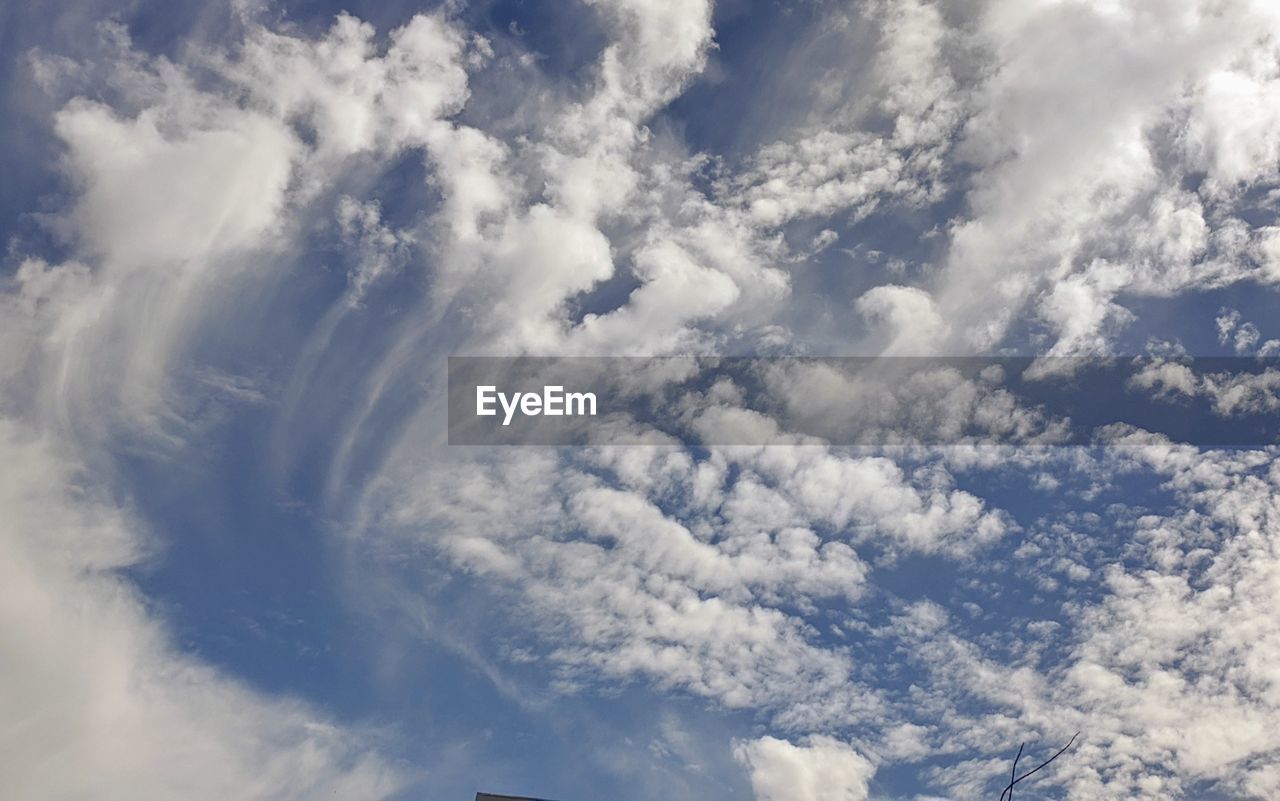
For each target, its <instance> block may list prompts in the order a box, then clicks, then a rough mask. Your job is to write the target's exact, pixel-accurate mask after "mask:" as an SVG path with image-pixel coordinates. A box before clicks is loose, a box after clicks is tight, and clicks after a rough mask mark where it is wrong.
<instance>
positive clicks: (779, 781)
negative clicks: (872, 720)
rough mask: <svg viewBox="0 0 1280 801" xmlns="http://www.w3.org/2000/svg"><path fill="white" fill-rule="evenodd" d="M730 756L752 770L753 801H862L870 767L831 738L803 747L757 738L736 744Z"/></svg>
mask: <svg viewBox="0 0 1280 801" xmlns="http://www.w3.org/2000/svg"><path fill="white" fill-rule="evenodd" d="M734 756H736V757H737V758H738V760H739V761H741V762H743V763H744V764H745V765H746V766H747V767H748V769H749V770H750V771H751V789H752V790H754V791H755V795H756V801H819V799H828V798H829V799H838V801H866V799H867V798H869V795H868V792H867V784H868V781H869V780H870V779H871V777H872V776H874V775H875V767H874V766H873V765H872V764H871V763H870V762H869V761H868V760H867V759H866V758H865V757H863V756H862V755H861V754H859V753H858V752H857V751H855V750H853V749H852V748H850V747H849V746H848V745H845V744H844V743H842V742H840V741H838V740H835V739H833V738H831V737H811V738H809V740H808V741H806V742H805V743H804V744H802V745H793V744H792V743H789V742H787V741H786V740H779V739H776V738H773V737H761V738H760V739H758V740H751V741H749V742H743V743H739V744H738V745H737V746H736V747H735V749H734Z"/></svg>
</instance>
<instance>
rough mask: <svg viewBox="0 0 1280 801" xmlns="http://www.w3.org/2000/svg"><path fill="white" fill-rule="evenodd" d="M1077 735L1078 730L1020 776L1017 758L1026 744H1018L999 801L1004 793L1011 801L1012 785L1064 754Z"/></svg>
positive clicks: (1003, 799) (1078, 734) (1003, 800)
mask: <svg viewBox="0 0 1280 801" xmlns="http://www.w3.org/2000/svg"><path fill="white" fill-rule="evenodd" d="M1079 736H1080V732H1076V733H1075V734H1073V735H1071V739H1070V740H1068V741H1067V744H1066V745H1064V746H1062V748H1059V749H1058V753H1056V754H1054V755H1053V756H1051V757H1049V758H1048V759H1046V760H1045V761H1044V762H1041V763H1040V764H1039V765H1037V766H1036V767H1034V768H1032V769H1031V770H1029V771H1027V772H1026V773H1024V774H1022V775H1021V776H1018V759H1019V758H1021V756H1022V749H1023V747H1025V746H1026V743H1023V744H1022V745H1020V746H1018V756H1016V757H1014V758H1013V772H1012V773H1010V774H1009V784H1008V786H1006V787H1005V788H1004V791H1003V792H1001V793H1000V801H1005V796H1006V795H1007V796H1008V797H1009V801H1013V786H1014V785H1015V784H1017V783H1018V782H1020V781H1022V780H1023V779H1025V778H1027V777H1028V776H1030V775H1031V774H1033V773H1036V772H1038V771H1039V770H1040V769H1041V768H1044V767H1046V766H1048V764H1049V763H1050V762H1052V761H1053V760H1055V759H1057V758H1058V757H1060V756H1062V755H1063V754H1065V753H1066V752H1067V749H1068V748H1070V747H1071V746H1072V744H1074V743H1075V741H1076V738H1077V737H1079ZM1015 777H1016V778H1015Z"/></svg>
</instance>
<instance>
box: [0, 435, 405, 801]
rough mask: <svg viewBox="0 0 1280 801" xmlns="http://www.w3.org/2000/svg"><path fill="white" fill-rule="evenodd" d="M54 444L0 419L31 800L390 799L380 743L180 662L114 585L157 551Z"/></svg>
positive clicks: (0, 693) (18, 778) (1, 691)
mask: <svg viewBox="0 0 1280 801" xmlns="http://www.w3.org/2000/svg"><path fill="white" fill-rule="evenodd" d="M60 450H62V449H61V448H59V447H58V446H57V445H55V444H52V443H50V442H48V441H42V440H41V439H40V438H37V437H36V436H34V435H32V434H31V433H29V432H26V431H24V430H23V427H22V426H21V425H19V424H16V423H14V422H13V421H11V420H4V421H2V422H0V456H2V458H0V512H2V514H3V518H4V523H3V525H0V651H3V653H4V654H5V657H4V662H5V671H4V681H3V682H0V718H3V720H4V721H6V725H5V727H4V728H3V729H2V730H0V743H3V749H2V750H3V756H0V765H2V766H3V768H2V769H3V772H4V775H5V782H6V787H7V788H8V790H7V791H8V792H9V793H11V794H13V795H14V796H15V797H20V798H24V799H31V801H53V800H54V799H62V798H73V797H74V798H97V799H138V800H139V801H147V800H148V799H155V800H156V801H159V800H160V799H170V798H174V797H182V798H189V799H210V801H212V800H213V799H225V798H238V799H262V801H268V799H270V800H271V801H275V800H276V799H290V798H295V799H307V798H314V797H316V796H317V795H324V796H326V797H332V798H344V799H351V800H352V801H356V800H357V799H370V798H381V797H386V796H389V795H391V794H392V793H393V792H394V791H395V790H396V789H397V788H398V787H400V786H401V785H402V784H403V782H404V779H405V778H406V776H404V775H403V773H402V772H401V771H400V770H398V769H395V768H393V767H391V766H390V765H389V764H388V763H387V762H386V761H384V760H382V759H381V758H379V757H378V756H377V755H376V753H375V746H376V744H377V742H376V740H375V739H373V738H371V737H369V736H367V735H360V734H358V733H356V732H354V731H350V730H344V729H343V728H342V727H340V726H337V725H335V724H333V723H331V722H329V721H326V720H325V719H324V718H323V717H321V716H319V715H318V714H316V713H315V712H313V711H312V710H309V709H308V708H307V707H306V706H305V705H303V704H301V703H298V702H296V701H290V700H284V699H279V698H269V697H265V696H263V695H261V694H259V693H255V692H253V691H251V690H249V689H247V688H245V687H243V686H241V685H239V684H238V683H236V682H234V681H233V680H230V679H228V678H227V677H226V676H224V675H222V674H220V673H219V672H218V671H216V670H214V669H213V668H211V667H209V666H207V665H203V664H201V663H200V662H199V661H198V660H196V659H193V658H192V657H189V656H186V655H183V654H181V653H180V652H179V651H178V650H177V648H176V646H175V645H174V644H173V643H172V641H171V640H170V637H169V634H168V632H166V631H165V629H164V626H163V624H161V623H160V622H158V621H157V620H156V619H155V618H154V617H153V615H152V613H151V612H150V611H148V609H147V605H146V603H145V601H144V600H143V599H142V598H141V597H140V595H139V594H138V593H137V592H136V590H134V589H133V587H132V586H131V585H130V583H129V582H128V581H127V580H126V579H125V578H123V577H122V576H121V575H120V573H119V572H118V571H119V570H120V569H122V568H125V567H129V566H132V565H136V564H137V563H138V562H139V560H140V559H142V558H144V557H145V555H146V553H147V551H148V550H150V548H151V546H152V544H153V543H152V541H150V540H148V539H146V538H143V537H141V536H139V534H138V528H137V527H138V525H139V523H138V522H137V521H136V520H135V519H133V517H132V516H131V515H129V514H128V513H127V512H125V511H123V510H121V509H119V508H117V507H116V506H115V505H114V504H113V503H112V502H111V501H110V500H109V499H108V498H107V497H106V495H105V493H103V492H101V491H99V490H97V489H95V488H94V483H93V482H92V481H90V480H89V474H88V473H87V471H85V470H84V469H83V468H82V467H80V466H78V465H76V464H75V463H74V462H69V461H67V458H66V457H65V456H64V455H62V454H61V453H59V451H60Z"/></svg>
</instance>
